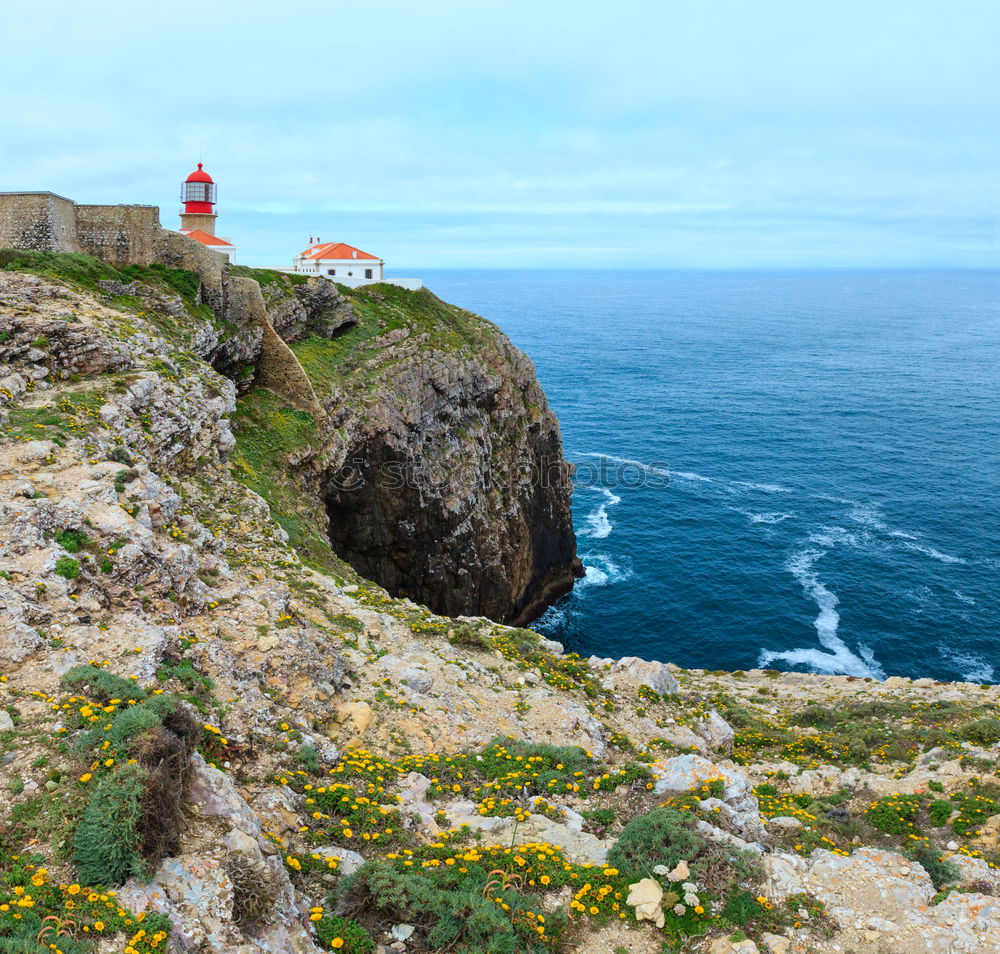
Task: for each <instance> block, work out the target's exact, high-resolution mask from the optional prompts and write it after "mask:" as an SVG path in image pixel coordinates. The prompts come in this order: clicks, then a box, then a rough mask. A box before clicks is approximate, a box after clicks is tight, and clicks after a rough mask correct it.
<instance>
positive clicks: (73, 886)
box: [66, 884, 80, 894]
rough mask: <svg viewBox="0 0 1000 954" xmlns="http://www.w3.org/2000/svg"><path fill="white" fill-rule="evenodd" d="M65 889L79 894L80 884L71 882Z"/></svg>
mask: <svg viewBox="0 0 1000 954" xmlns="http://www.w3.org/2000/svg"><path fill="white" fill-rule="evenodd" d="M66 890H67V891H68V892H69V893H70V894H79V893H80V886H79V885H78V884H71V885H70V886H69V887H68V888H67V889H66Z"/></svg>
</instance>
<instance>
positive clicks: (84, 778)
mask: <svg viewBox="0 0 1000 954" xmlns="http://www.w3.org/2000/svg"><path fill="white" fill-rule="evenodd" d="M92 778H93V776H92V775H91V774H90V772H84V773H83V775H81V776H80V781H81V782H89V781H90V780H91V779H92Z"/></svg>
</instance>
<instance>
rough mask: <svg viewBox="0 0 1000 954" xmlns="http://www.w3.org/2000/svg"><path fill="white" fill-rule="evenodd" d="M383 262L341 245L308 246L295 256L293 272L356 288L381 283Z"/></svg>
mask: <svg viewBox="0 0 1000 954" xmlns="http://www.w3.org/2000/svg"><path fill="white" fill-rule="evenodd" d="M384 267H385V262H383V261H382V259H380V258H376V257H375V256H374V255H369V254H368V252H362V251H361V249H359V248H355V247H354V246H353V245H347V244H345V243H344V242H324V243H322V244H319V245H311V246H310V247H309V248H307V249H306V250H305V251H304V252H300V253H299V254H298V255H296V256H295V260H294V261H293V262H292V270H293V271H295V272H298V273H299V274H301V275H322V276H323V277H324V278H331V279H333V281H335V282H340V284H341V285H348V286H350V287H351V288H356V287H357V286H358V285H368V284H370V283H372V282H380V281H382V270H383V268H384Z"/></svg>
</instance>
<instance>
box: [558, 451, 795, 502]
mask: <svg viewBox="0 0 1000 954" xmlns="http://www.w3.org/2000/svg"><path fill="white" fill-rule="evenodd" d="M575 456H577V457H594V458H597V459H598V460H606V461H610V462H611V463H612V464H620V465H621V466H623V467H638V468H639V469H640V470H642V471H644V472H646V473H649V474H655V475H656V476H657V477H669V478H671V479H672V480H680V481H687V482H688V483H695V484H717V485H718V486H719V487H721V488H722V489H723V490H725V491H727V492H729V493H742V492H743V491H745V490H759V491H761V492H762V493H767V494H787V493H791V492H792V491H791V489H790V488H789V487H783V486H781V484H771V483H761V482H758V481H753V480H724V479H721V478H718V477H706V476H705V475H704V474H696V473H695V472H694V471H691V470H674V469H673V468H672V467H658V466H657V465H656V464H647V463H645V462H644V461H641V460H636V459H635V458H633V457H618V456H616V455H615V454H599V453H596V452H594V451H587V452H584V453H579V454H576V455H575Z"/></svg>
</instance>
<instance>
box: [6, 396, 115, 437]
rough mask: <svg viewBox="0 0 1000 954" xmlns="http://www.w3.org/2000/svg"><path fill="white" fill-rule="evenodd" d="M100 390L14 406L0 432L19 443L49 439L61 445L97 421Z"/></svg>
mask: <svg viewBox="0 0 1000 954" xmlns="http://www.w3.org/2000/svg"><path fill="white" fill-rule="evenodd" d="M104 403H105V397H104V391H103V390H96V389H95V390H90V391H86V390H84V391H74V392H73V393H72V394H67V395H63V396H62V397H60V398H58V399H57V400H56V403H55V404H54V405H53V404H43V405H39V406H31V405H27V404H21V405H15V406H14V407H11V408H10V412H9V414H10V416H9V418H8V420H7V421H6V423H5V424H3V425H2V426H0V433H2V434H5V435H7V436H9V437H12V438H15V439H19V440H51V441H53V442H55V443H56V444H58V445H59V446H60V447H63V446H65V444H66V442H67V441H68V440H69V439H70V437H71V436H72V435H81V434H84V433H86V431H87V430H88V429H90V428H91V427H93V426H94V425H95V424H96V423H97V422H98V420H99V415H100V409H101V408H102V407H103V406H104Z"/></svg>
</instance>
